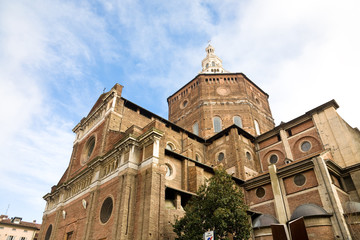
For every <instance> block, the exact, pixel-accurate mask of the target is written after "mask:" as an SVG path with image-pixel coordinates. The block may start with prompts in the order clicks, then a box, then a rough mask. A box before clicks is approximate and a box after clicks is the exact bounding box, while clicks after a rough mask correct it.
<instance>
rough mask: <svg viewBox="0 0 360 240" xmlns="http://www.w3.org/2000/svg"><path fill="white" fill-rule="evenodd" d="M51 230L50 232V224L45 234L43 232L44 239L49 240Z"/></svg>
mask: <svg viewBox="0 0 360 240" xmlns="http://www.w3.org/2000/svg"><path fill="white" fill-rule="evenodd" d="M51 232H52V225H51V224H50V225H49V227H48V229H47V231H46V234H45V240H49V239H50V237H51Z"/></svg>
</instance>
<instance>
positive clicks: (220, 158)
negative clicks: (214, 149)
mask: <svg viewBox="0 0 360 240" xmlns="http://www.w3.org/2000/svg"><path fill="white" fill-rule="evenodd" d="M224 158H225V154H224V153H223V152H221V153H219V155H218V161H219V162H221V161H222V160H224Z"/></svg>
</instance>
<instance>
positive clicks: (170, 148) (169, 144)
mask: <svg viewBox="0 0 360 240" xmlns="http://www.w3.org/2000/svg"><path fill="white" fill-rule="evenodd" d="M166 149H167V150H170V151H174V150H175V147H174V145H173V144H172V143H168V144H166Z"/></svg>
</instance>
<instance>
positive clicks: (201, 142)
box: [40, 45, 360, 240]
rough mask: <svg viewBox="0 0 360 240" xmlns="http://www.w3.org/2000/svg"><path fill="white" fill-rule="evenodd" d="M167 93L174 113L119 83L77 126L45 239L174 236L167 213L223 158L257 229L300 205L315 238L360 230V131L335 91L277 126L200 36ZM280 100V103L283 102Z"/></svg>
mask: <svg viewBox="0 0 360 240" xmlns="http://www.w3.org/2000/svg"><path fill="white" fill-rule="evenodd" d="M206 54H207V55H206V57H205V59H204V60H203V61H202V71H201V72H200V73H199V74H198V75H197V76H196V77H195V78H194V79H192V80H191V81H189V82H188V83H187V84H186V85H185V86H183V87H182V88H181V89H179V90H178V91H176V92H175V93H174V94H173V95H171V96H170V97H169V98H168V99H167V101H168V106H169V120H167V119H164V118H162V117H160V116H158V115H156V114H154V113H152V112H150V111H148V110H146V109H144V108H142V107H141V106H138V105H137V104H135V103H133V102H131V101H129V100H128V99H125V98H123V97H122V96H121V94H122V90H123V86H121V85H119V84H116V85H115V86H114V87H113V88H112V89H111V90H110V91H109V92H107V93H104V94H102V95H101V96H100V97H99V99H98V100H97V102H96V103H95V105H94V106H93V107H92V109H91V110H90V112H89V114H88V115H87V116H86V117H85V118H83V119H82V120H81V121H80V122H79V123H78V124H77V125H76V126H75V127H74V129H73V131H74V133H75V134H76V137H75V141H74V145H73V152H72V155H71V159H70V163H69V166H68V168H67V170H66V171H65V173H64V174H63V177H62V178H61V179H60V181H59V182H58V184H57V185H55V186H53V187H52V189H51V192H49V193H48V194H46V195H45V196H44V199H45V200H46V202H47V205H46V209H45V212H44V216H43V224H42V228H41V231H40V239H45V240H50V239H51V240H55V239H129V240H130V239H139V240H145V239H164V240H165V239H175V234H174V233H173V232H172V225H171V223H173V222H174V220H175V218H176V217H181V216H182V215H183V214H184V206H185V205H186V204H187V202H188V200H189V199H190V198H191V196H193V195H194V194H195V192H196V191H197V189H198V187H199V186H200V185H201V184H203V183H204V182H205V181H206V180H207V179H209V178H211V176H212V175H213V173H214V168H215V167H217V166H219V165H221V166H223V167H224V168H225V169H226V170H227V172H228V173H229V174H231V175H232V176H233V179H234V180H235V182H236V183H237V184H238V185H240V186H241V187H242V188H243V189H244V192H245V198H246V202H247V204H248V205H249V207H250V210H251V211H250V215H251V220H252V224H253V229H254V231H253V239H273V237H272V232H271V228H270V226H271V225H272V224H287V223H288V222H289V221H291V220H294V219H297V218H298V217H304V219H305V226H306V231H307V233H308V236H309V238H310V239H352V238H353V239H357V236H360V224H359V222H360V220H359V215H358V214H359V213H360V203H359V202H360V198H359V196H360V132H359V130H358V129H357V128H352V127H351V126H349V125H348V124H347V123H346V122H345V121H344V120H343V119H342V118H341V117H340V116H339V115H338V114H337V112H336V109H337V108H338V105H337V103H336V102H335V101H334V100H331V101H329V102H327V103H324V104H323V105H321V106H318V107H315V108H313V109H311V110H309V111H308V112H306V113H304V114H303V115H301V116H299V117H297V118H295V119H293V120H291V121H289V122H287V123H281V124H280V125H279V126H275V124H274V120H273V117H272V114H271V110H270V104H269V102H268V98H269V96H268V94H267V93H266V92H264V91H263V90H262V89H261V88H260V87H259V86H257V85H256V84H255V83H254V82H252V81H251V80H250V79H249V78H247V77H246V75H244V74H243V73H230V72H228V71H226V70H225V69H224V68H223V67H222V61H221V59H220V58H219V57H217V56H216V55H215V51H214V48H213V47H212V46H211V45H209V46H208V47H207V48H206ZM284 111H286V109H284Z"/></svg>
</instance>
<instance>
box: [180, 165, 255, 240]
mask: <svg viewBox="0 0 360 240" xmlns="http://www.w3.org/2000/svg"><path fill="white" fill-rule="evenodd" d="M243 199H244V197H243V193H242V191H241V190H240V189H239V188H238V187H237V186H236V185H235V182H234V181H233V180H232V178H231V176H230V175H228V174H227V173H226V171H225V170H224V169H218V170H215V175H214V176H213V177H212V178H211V179H210V180H208V182H207V184H204V185H202V186H201V187H200V188H199V190H198V192H197V196H194V197H192V199H191V200H190V202H189V203H188V205H187V206H186V207H185V211H186V212H185V216H184V217H183V218H181V219H177V220H176V221H175V224H174V225H173V227H174V232H175V233H176V234H177V236H178V238H177V239H178V240H194V239H195V240H196V239H202V236H203V234H204V232H206V231H211V230H214V231H215V235H216V239H234V240H238V239H248V238H249V237H250V223H249V218H248V216H247V214H246V210H247V209H248V207H247V206H246V205H245V203H244V200H243ZM230 236H232V238H230Z"/></svg>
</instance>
